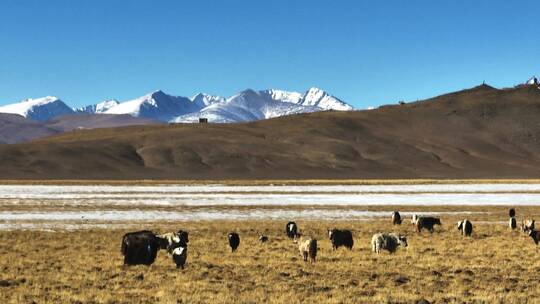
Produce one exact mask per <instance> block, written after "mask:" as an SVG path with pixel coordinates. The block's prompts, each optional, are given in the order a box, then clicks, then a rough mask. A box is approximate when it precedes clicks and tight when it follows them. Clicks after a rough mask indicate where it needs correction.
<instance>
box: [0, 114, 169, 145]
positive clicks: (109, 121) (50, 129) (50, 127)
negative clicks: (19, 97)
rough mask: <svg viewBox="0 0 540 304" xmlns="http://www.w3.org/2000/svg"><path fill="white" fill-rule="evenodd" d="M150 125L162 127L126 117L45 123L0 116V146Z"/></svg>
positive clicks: (75, 116)
mask: <svg viewBox="0 0 540 304" xmlns="http://www.w3.org/2000/svg"><path fill="white" fill-rule="evenodd" d="M149 124H163V123H162V122H159V121H155V120H150V119H144V118H137V117H132V116H130V115H127V114H126V115H111V114H73V115H66V116H61V117H56V118H54V119H52V120H48V121H35V120H32V119H28V118H25V117H23V116H20V115H17V114H7V113H0V144H2V143H5V144H13V143H22V142H28V141H32V140H36V139H38V138H43V137H47V136H51V135H55V134H60V133H64V132H68V131H71V130H75V129H79V128H85V129H95V128H111V127H122V126H131V125H149Z"/></svg>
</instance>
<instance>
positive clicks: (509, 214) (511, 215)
mask: <svg viewBox="0 0 540 304" xmlns="http://www.w3.org/2000/svg"><path fill="white" fill-rule="evenodd" d="M508 216H510V217H515V216H516V210H514V208H510V210H508Z"/></svg>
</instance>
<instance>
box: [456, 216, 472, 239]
mask: <svg viewBox="0 0 540 304" xmlns="http://www.w3.org/2000/svg"><path fill="white" fill-rule="evenodd" d="M457 229H458V230H459V231H461V233H462V234H463V235H464V236H471V234H472V231H473V225H472V223H471V221H469V220H467V219H465V220H463V221H459V222H458V227H457Z"/></svg>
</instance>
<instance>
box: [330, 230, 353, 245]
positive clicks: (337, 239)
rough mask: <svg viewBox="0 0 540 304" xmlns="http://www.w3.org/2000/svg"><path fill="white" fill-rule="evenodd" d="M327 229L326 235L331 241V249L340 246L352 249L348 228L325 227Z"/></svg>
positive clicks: (350, 233)
mask: <svg viewBox="0 0 540 304" xmlns="http://www.w3.org/2000/svg"><path fill="white" fill-rule="evenodd" d="M327 231H328V237H329V238H330V241H331V242H332V250H336V249H338V248H339V247H341V246H344V247H345V248H348V249H349V250H352V248H353V245H354V241H353V236H352V232H351V231H350V230H339V229H332V230H330V229H327Z"/></svg>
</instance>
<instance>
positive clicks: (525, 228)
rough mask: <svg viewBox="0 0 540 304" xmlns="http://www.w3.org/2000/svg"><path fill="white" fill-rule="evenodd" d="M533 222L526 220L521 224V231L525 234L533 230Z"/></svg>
mask: <svg viewBox="0 0 540 304" xmlns="http://www.w3.org/2000/svg"><path fill="white" fill-rule="evenodd" d="M534 222H535V221H534V220H526V221H525V222H523V223H522V224H521V230H523V232H525V233H527V232H529V231H531V230H534Z"/></svg>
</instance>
